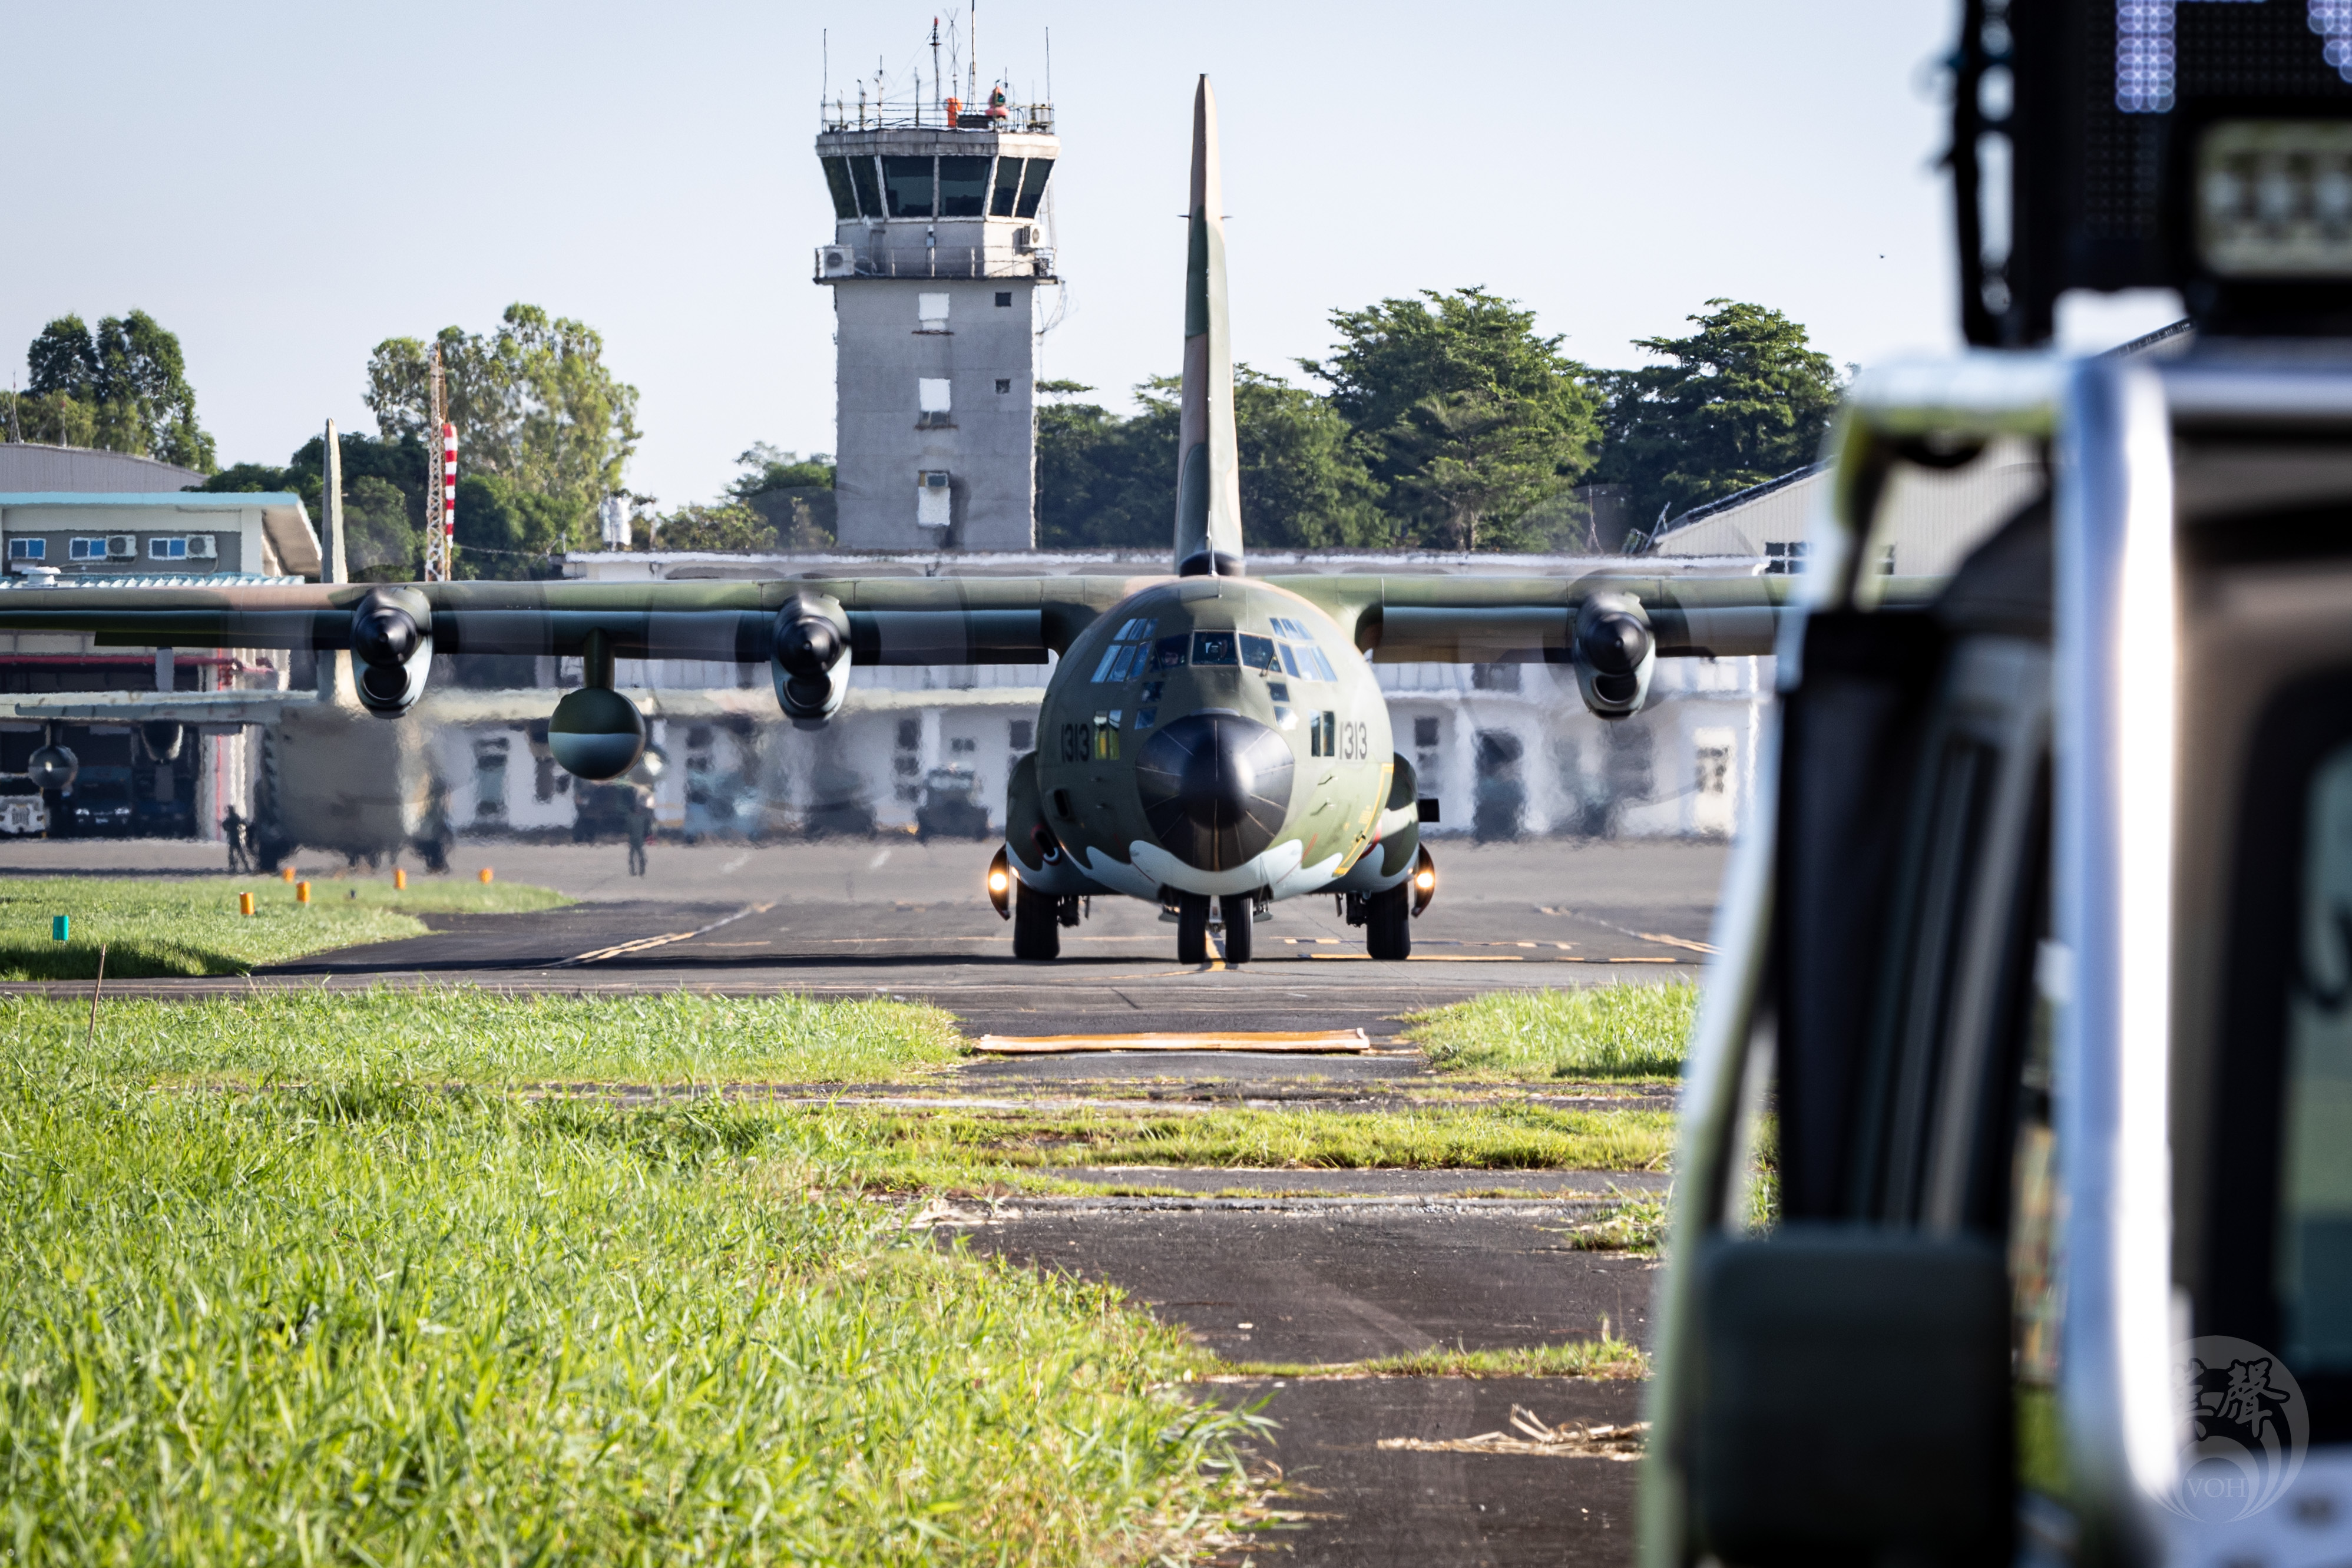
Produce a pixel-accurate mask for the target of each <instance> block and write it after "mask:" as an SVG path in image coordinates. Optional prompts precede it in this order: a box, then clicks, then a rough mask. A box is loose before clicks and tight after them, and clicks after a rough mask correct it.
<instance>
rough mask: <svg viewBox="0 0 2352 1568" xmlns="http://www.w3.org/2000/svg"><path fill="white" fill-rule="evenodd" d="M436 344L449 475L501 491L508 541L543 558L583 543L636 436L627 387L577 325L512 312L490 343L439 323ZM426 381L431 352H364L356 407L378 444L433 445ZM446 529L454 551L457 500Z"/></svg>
mask: <svg viewBox="0 0 2352 1568" xmlns="http://www.w3.org/2000/svg"><path fill="white" fill-rule="evenodd" d="M436 341H437V342H439V344H440V345H441V353H442V363H443V368H444V374H446V378H447V389H448V408H449V422H450V423H451V424H453V425H455V426H457V445H458V460H459V463H460V465H461V471H462V472H468V473H471V474H473V475H474V476H475V477H477V478H481V479H497V480H499V481H500V482H501V483H502V484H503V485H504V486H505V487H506V496H507V501H506V504H507V505H508V507H509V510H512V511H513V513H514V515H515V516H517V517H519V518H520V517H523V516H525V515H526V514H528V516H529V518H530V520H531V521H529V522H528V524H527V526H523V527H522V531H521V533H520V534H519V535H517V537H519V538H520V537H528V538H529V539H530V541H531V542H533V544H534V545H535V546H536V547H538V548H540V549H542V550H543V551H545V552H560V551H563V550H569V549H575V548H578V547H580V546H581V545H582V544H583V543H585V542H587V541H588V540H589V539H590V538H592V537H593V533H592V530H593V527H594V523H595V515H596V508H597V505H598V504H599V503H600V502H602V501H603V500H604V498H605V497H606V496H608V495H612V494H614V493H616V492H618V491H619V490H620V489H621V488H622V483H621V480H622V472H623V470H624V469H625V468H626V467H627V465H628V461H629V458H630V457H631V456H632V455H633V454H634V453H635V451H636V447H637V440H638V430H637V423H636V410H637V390H636V388H635V387H634V386H631V385H629V384H626V383H625V382H623V381H620V380H619V379H617V378H616V377H615V376H614V374H613V373H612V372H611V371H610V370H608V369H607V368H606V367H605V365H604V339H603V338H602V337H601V336H599V335H598V334H597V333H596V331H594V329H593V328H590V327H588V326H585V325H583V324H582V323H581V322H578V321H571V320H568V319H565V318H563V317H558V316H550V315H549V314H548V313H547V312H546V311H545V310H541V308H540V307H538V306H536V305H523V304H515V305H509V306H508V307H507V309H506V312H505V314H504V315H502V316H501V317H500V318H499V330H498V331H497V332H496V333H495V334H494V335H492V336H489V337H483V336H480V335H478V334H477V335H473V336H468V335H467V333H466V332H465V331H463V330H462V329H460V328H457V327H445V328H443V329H442V331H441V332H440V334H439V336H438V338H437V340H436ZM431 382H432V356H431V352H430V350H429V348H428V347H427V345H426V344H425V343H424V342H422V341H420V340H418V339H415V338H388V339H386V340H385V341H384V342H381V343H379V344H377V345H376V348H375V352H374V353H373V355H371V356H370V357H369V360H368V393H367V405H368V407H369V408H370V409H372V410H373V411H374V414H375V416H376V425H377V427H378V428H379V429H380V430H382V431H383V435H384V436H385V437H387V438H390V439H394V440H399V439H402V438H404V437H415V438H417V439H418V440H420V441H421V442H423V443H424V444H425V445H426V446H427V447H436V448H437V447H438V444H439V443H438V441H437V439H435V437H436V434H437V433H436V432H434V431H432V430H431V429H430V428H429V426H430V425H431V423H432V416H431V414H430V412H429V410H430V407H431V397H430V393H431ZM457 527H458V534H459V537H458V548H459V550H460V551H461V552H462V551H463V550H464V548H465V533H466V513H465V510H464V504H463V500H462V498H461V499H460V503H459V510H458V513H457ZM485 548H488V546H485ZM485 569H488V563H485Z"/></svg>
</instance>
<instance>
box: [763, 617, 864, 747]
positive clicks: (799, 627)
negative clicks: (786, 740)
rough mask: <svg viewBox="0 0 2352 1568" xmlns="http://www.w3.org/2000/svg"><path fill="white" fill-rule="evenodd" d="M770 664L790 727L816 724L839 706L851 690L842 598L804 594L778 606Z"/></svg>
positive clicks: (778, 696)
mask: <svg viewBox="0 0 2352 1568" xmlns="http://www.w3.org/2000/svg"><path fill="white" fill-rule="evenodd" d="M768 670H769V673H770V674H771V675H772V676H774V677H775V681H776V702H777V704H778V705H779V706H780V707H782V709H783V710H784V717H785V718H787V719H790V720H791V721H793V728H794V729H797V730H814V729H817V728H819V727H821V726H822V725H823V724H824V721H826V720H828V719H830V718H832V717H833V716H834V714H835V712H837V711H839V710H840V708H841V700H842V699H843V698H845V697H846V696H848V695H849V616H847V615H845V614H844V613H843V611H842V608H841V601H840V600H838V599H835V598H832V597H830V596H829V595H823V594H803V595H800V596H799V597H797V598H795V599H793V600H792V601H791V602H790V603H789V604H787V605H784V607H783V608H782V609H781V610H778V611H777V612H776V633H775V651H774V652H773V653H772V654H770V655H769V657H768Z"/></svg>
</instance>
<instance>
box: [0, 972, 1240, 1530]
mask: <svg viewBox="0 0 2352 1568" xmlns="http://www.w3.org/2000/svg"><path fill="white" fill-rule="evenodd" d="M313 1005H316V1006H320V1007H328V1008H331V1007H332V1006H334V1005H336V1004H333V1003H326V1002H319V1003H314V1004H313ZM80 1029H81V1023H80V1020H79V1018H78V1017H77V1016H75V1011H74V1009H72V1008H69V1007H62V1006H58V1007H47V1006H41V1005H29V1004H25V1003H21V1002H20V1003H18V1004H16V1005H14V1006H13V1007H11V1008H9V1009H8V1011H7V1013H6V1015H5V1017H0V1039H5V1041H6V1042H7V1044H6V1046H5V1047H0V1050H5V1052H6V1055H7V1058H8V1059H7V1060H6V1061H5V1064H0V1068H5V1070H0V1169H5V1170H6V1171H7V1172H8V1173H9V1179H8V1180H6V1181H5V1182H0V1300H6V1301H7V1303H8V1310H7V1311H6V1313H5V1314H0V1498H5V1512H0V1519H5V1531H6V1534H5V1537H0V1539H5V1541H6V1542H7V1546H6V1550H7V1552H8V1554H9V1561H10V1562H11V1563H15V1564H19V1565H22V1568H49V1565H59V1568H62V1565H65V1564H82V1563H93V1562H101V1561H103V1562H115V1561H121V1562H171V1563H188V1564H193V1565H196V1568H212V1565H221V1568H228V1565H239V1564H246V1563H302V1562H335V1563H406V1564H415V1565H417V1568H430V1565H438V1564H455V1563H538V1564H542V1565H544V1568H557V1565H562V1564H570V1563H583V1564H585V1563H753V1564H756V1563H786V1562H790V1563H916V1562H925V1563H929V1562H940V1563H966V1562H970V1563H1008V1562H1024V1563H1027V1562H1094V1561H1097V1560H1101V1559H1105V1558H1108V1559H1114V1560H1134V1559H1137V1558H1140V1557H1144V1556H1148V1555H1150V1554H1152V1553H1154V1552H1158V1551H1162V1550H1165V1551H1167V1552H1170V1553H1171V1555H1172V1556H1175V1557H1178V1558H1182V1559H1189V1558H1190V1557H1192V1555H1193V1552H1192V1544H1193V1539H1194V1538H1196V1532H1197V1531H1200V1530H1201V1528H1202V1523H1203V1522H1204V1521H1214V1519H1215V1518H1216V1517H1217V1516H1218V1515H1219V1514H1221V1513H1222V1512H1223V1511H1224V1510H1226V1509H1228V1508H1230V1507H1231V1506H1233V1504H1234V1501H1236V1500H1237V1499H1236V1485H1235V1482H1236V1479H1237V1466H1236V1463H1235V1456H1234V1451H1233V1440H1234V1438H1235V1437H1236V1436H1239V1435H1240V1434H1241V1433H1243V1432H1244V1431H1245V1430H1247V1429H1248V1425H1247V1423H1246V1421H1245V1420H1244V1418H1242V1417H1238V1416H1235V1415H1232V1414H1229V1413H1226V1412H1224V1411H1222V1410H1220V1409H1219V1408H1217V1407H1216V1406H1215V1405H1207V1404H1204V1405H1192V1404H1190V1403H1189V1402H1187V1401H1186V1400H1184V1399H1183V1398H1182V1397H1181V1394H1180V1392H1179V1390H1178V1389H1177V1388H1176V1387H1174V1386H1171V1385H1172V1384H1175V1383H1176V1382H1177V1380H1178V1379H1180V1378H1181V1376H1182V1375H1183V1374H1184V1373H1185V1372H1187V1371H1189V1370H1191V1369H1192V1368H1194V1367H1196V1366H1197V1365H1198V1364H1199V1355H1198V1352H1196V1351H1193V1350H1192V1349H1190V1348H1189V1347H1188V1346H1186V1345H1185V1343H1184V1342H1183V1341H1182V1340H1181V1336H1180V1335H1179V1334H1178V1332H1177V1331H1174V1330H1171V1329H1168V1328H1163V1327H1161V1326H1160V1325H1159V1324H1157V1323H1155V1322H1154V1321H1152V1320H1151V1319H1150V1317H1148V1316H1147V1315H1145V1314H1143V1313H1140V1312H1125V1311H1118V1310H1114V1309H1115V1307H1116V1305H1117V1298H1116V1297H1115V1296H1114V1295H1113V1294H1112V1293H1110V1292H1108V1291H1105V1290H1103V1289H1099V1288H1096V1287H1091V1286H1087V1285H1083V1284H1079V1283H1077V1282H1076V1281H1073V1280H1070V1279H1066V1277H1063V1276H1059V1275H1039V1274H1035V1273H1032V1272H1030V1271H1028V1270H1024V1269H1020V1268H1012V1267H1005V1266H1001V1265H995V1264H981V1263H977V1262H974V1261H972V1260H971V1259H969V1258H966V1257H964V1256H961V1255H954V1254H943V1253H942V1252H941V1251H940V1250H939V1249H937V1248H935V1247H932V1246H931V1245H930V1243H929V1238H928V1236H927V1235H926V1234H925V1233H922V1232H919V1231H915V1232H909V1231H908V1230H907V1229H905V1228H903V1227H900V1226H894V1225H890V1224H887V1223H877V1222H878V1221H881V1219H882V1216H881V1215H877V1213H876V1212H875V1211H874V1210H873V1209H872V1208H871V1207H870V1206H868V1205H861V1204H858V1203H856V1202H853V1201H847V1200H845V1199H842V1198H839V1197H829V1196H826V1195H824V1194H823V1193H822V1192H812V1191H811V1190H810V1176H811V1174H812V1173H810V1172H808V1171H807V1170H806V1169H805V1168H804V1167H802V1166H800V1165H798V1164H796V1163H793V1162H792V1161H791V1160H790V1159H789V1157H787V1158H786V1159H784V1160H782V1161H779V1160H777V1159H775V1158H772V1157H771V1158H764V1159H763V1158H760V1157H758V1151H759V1146H760V1144H761V1141H762V1129H763V1127H764V1126H765V1125H766V1124H765V1123H764V1122H763V1121H761V1118H759V1117H758V1116H757V1115H754V1114H747V1113H741V1112H732V1111H727V1110H677V1111H667V1112H665V1111H655V1112H646V1111H636V1112H631V1111H625V1110H612V1109H602V1108H594V1107H586V1106H581V1105H577V1104H559V1105H542V1106H532V1105H530V1104H527V1103H522V1102H519V1101H510V1100H504V1099H486V1098H482V1097H478V1096H467V1095H452V1094H449V1093H446V1092H444V1091H441V1090H438V1089H425V1088H403V1087H401V1086H399V1085H396V1084H383V1085H376V1086H372V1087H371V1086H361V1085H353V1086H349V1087H346V1088H342V1089H320V1090H313V1091H310V1092H278V1093H270V1094H264V1095H258V1096H248V1095H239V1094H224V1093H217V1092H198V1093H169V1092H164V1093H155V1092H137V1091H128V1090H126V1089H123V1088H121V1087H118V1086H117V1085H116V1084H115V1083H112V1082H110V1081H109V1080H107V1079H104V1078H102V1077H97V1076H94V1075H92V1074H90V1073H89V1071H88V1070H87V1069H86V1068H82V1067H80V1066H79V1065H78V1064H76V1063H75V1057H76V1054H77V1052H78V1050H79V1039H80Z"/></svg>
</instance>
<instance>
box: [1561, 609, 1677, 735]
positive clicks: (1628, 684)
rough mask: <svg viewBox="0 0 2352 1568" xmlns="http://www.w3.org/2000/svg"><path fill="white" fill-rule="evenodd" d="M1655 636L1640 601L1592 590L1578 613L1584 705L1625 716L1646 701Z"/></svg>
mask: <svg viewBox="0 0 2352 1568" xmlns="http://www.w3.org/2000/svg"><path fill="white" fill-rule="evenodd" d="M1657 665H1658V639H1657V637H1656V634H1654V632H1652V631H1651V630H1650V617H1649V616H1647V615H1646V614H1644V613H1643V609H1642V604H1641V601H1640V600H1638V599H1634V598H1632V597H1630V596H1628V595H1623V594H1595V595H1592V596H1591V598H1589V599H1587V600H1585V601H1584V604H1583V606H1582V607H1581V608H1580V609H1579V610H1578V611H1577V612H1576V686H1577V689H1578V690H1579V691H1580V693H1582V694H1583V697H1584V705H1585V707H1587V708H1589V709H1591V710H1592V712H1593V713H1594V714H1595V715H1597V716H1598V717H1600V718H1602V719H1623V718H1627V717H1629V716H1631V715H1633V714H1635V713H1638V712H1640V711H1641V710H1642V704H1643V702H1645V701H1647V700H1649V696H1650V673H1651V671H1653V670H1654V669H1655V668H1657Z"/></svg>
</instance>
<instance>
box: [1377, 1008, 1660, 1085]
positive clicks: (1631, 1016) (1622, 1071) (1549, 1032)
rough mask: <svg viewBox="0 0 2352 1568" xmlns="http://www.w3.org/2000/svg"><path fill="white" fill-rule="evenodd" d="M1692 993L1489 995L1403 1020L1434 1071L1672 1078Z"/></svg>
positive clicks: (1524, 1078) (1527, 1077)
mask: <svg viewBox="0 0 2352 1568" xmlns="http://www.w3.org/2000/svg"><path fill="white" fill-rule="evenodd" d="M1697 1012H1698V988H1697V987H1696V986H1695V985H1689V984H1669V985H1645V984H1614V985H1597V986H1591V987H1589V988H1584V989H1578V990H1567V991H1490V992H1488V993H1486V994H1485V995H1483V996H1475V997H1472V998H1471V999H1470V1000H1468V1001H1466V1002H1456V1003H1454V1004H1453V1005H1451V1006H1445V1007H1439V1008H1436V1009H1433V1011H1430V1012H1427V1013H1415V1014H1412V1015H1411V1016H1408V1017H1406V1018H1405V1020H1404V1024H1405V1029H1406V1036H1405V1037H1406V1038H1408V1039H1410V1040H1412V1042H1413V1043H1414V1044H1416V1045H1418V1046H1420V1047H1422V1050H1423V1053H1424V1054H1425V1055H1427V1057H1428V1058H1429V1062H1430V1065H1431V1066H1432V1067H1433V1068H1435V1069H1436V1070H1438V1071H1439V1072H1444V1073H1453V1074H1459V1075H1462V1076H1465V1077H1476V1078H1485V1079H1507V1080H1511V1081H1516V1082H1528V1081H1531V1080H1537V1079H1677V1078H1679V1077H1681V1075H1682V1068H1683V1055H1684V1052H1685V1050H1686V1049H1687V1048H1688V1045H1689V1040H1690V1031H1691V1024H1692V1021H1693V1019H1694V1018H1695V1017H1696V1016H1697Z"/></svg>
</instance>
